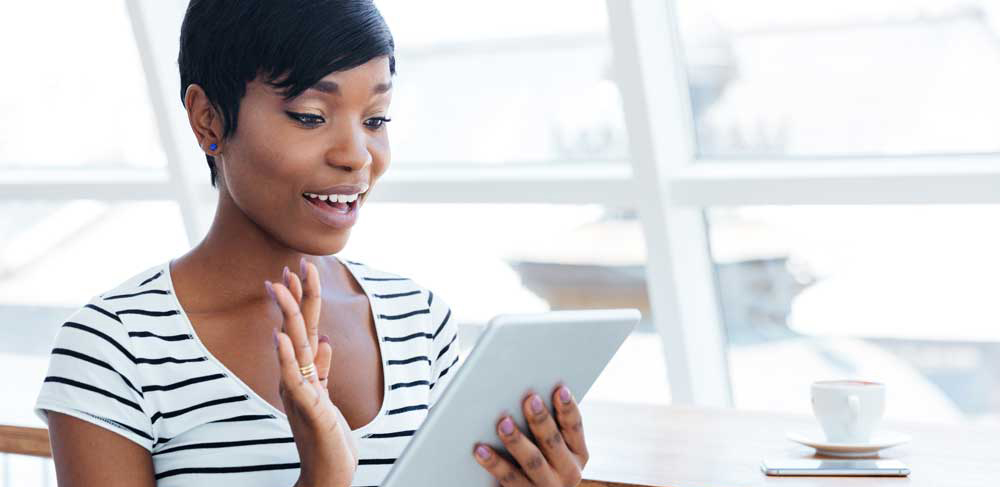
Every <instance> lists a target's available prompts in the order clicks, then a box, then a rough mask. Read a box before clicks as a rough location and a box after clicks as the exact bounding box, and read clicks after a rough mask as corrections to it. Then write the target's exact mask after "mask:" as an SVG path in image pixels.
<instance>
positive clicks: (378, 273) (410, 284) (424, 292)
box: [337, 257, 451, 321]
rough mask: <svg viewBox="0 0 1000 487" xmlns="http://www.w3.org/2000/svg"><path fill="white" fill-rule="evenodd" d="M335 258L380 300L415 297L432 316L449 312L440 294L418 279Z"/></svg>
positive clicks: (352, 260)
mask: <svg viewBox="0 0 1000 487" xmlns="http://www.w3.org/2000/svg"><path fill="white" fill-rule="evenodd" d="M337 258H338V259H339V260H340V261H341V262H343V263H344V264H345V265H346V266H348V267H349V268H350V270H351V273H352V274H354V277H355V278H356V279H357V280H358V281H359V282H360V283H361V285H362V286H363V287H365V288H368V289H370V290H372V294H373V295H374V297H376V298H379V301H380V302H385V301H387V300H388V301H393V302H402V300H403V298H408V299H414V298H416V299H420V300H421V301H422V302H423V306H424V307H425V308H427V309H428V310H429V311H430V314H431V315H433V316H440V317H441V318H443V317H445V316H446V315H449V314H450V312H451V310H450V308H449V307H448V305H447V304H446V303H445V301H444V300H443V299H441V296H439V295H436V294H435V293H434V291H433V290H432V289H430V288H428V287H426V286H424V285H423V284H421V282H420V281H419V280H418V279H414V278H412V277H410V276H406V275H403V274H399V273H395V272H391V271H387V270H384V269H382V268H381V267H378V266H377V265H376V266H373V265H371V264H369V263H367V262H361V261H358V260H354V259H347V258H342V257H337ZM389 298H391V299H389ZM383 304H384V303H383ZM439 321H440V320H439Z"/></svg>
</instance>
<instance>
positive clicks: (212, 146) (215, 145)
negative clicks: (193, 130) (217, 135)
mask: <svg viewBox="0 0 1000 487" xmlns="http://www.w3.org/2000/svg"><path fill="white" fill-rule="evenodd" d="M216 147H218V145H217V144H216V143H215V142H212V145H210V146H208V150H215V148H216Z"/></svg>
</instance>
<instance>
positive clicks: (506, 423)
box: [500, 418, 514, 435]
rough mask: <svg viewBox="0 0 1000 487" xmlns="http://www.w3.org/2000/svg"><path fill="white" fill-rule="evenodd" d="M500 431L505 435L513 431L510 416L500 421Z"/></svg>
mask: <svg viewBox="0 0 1000 487" xmlns="http://www.w3.org/2000/svg"><path fill="white" fill-rule="evenodd" d="M500 432H501V433H503V434H505V435H509V434H511V433H513V432H514V422H513V421H511V420H510V418H504V419H503V421H501V422H500Z"/></svg>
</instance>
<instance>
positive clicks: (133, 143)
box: [0, 0, 166, 170]
mask: <svg viewBox="0 0 1000 487" xmlns="http://www.w3.org/2000/svg"><path fill="white" fill-rule="evenodd" d="M55 11H58V12H59V15H53V14H52V13H53V12H55ZM26 39H30V41H29V42H26V41H25V40H26ZM0 43H2V44H3V45H5V46H10V48H9V49H5V50H4V64H5V67H6V71H5V75H4V81H3V88H4V89H3V90H0V134H3V136H2V137H0V170H3V169H32V170H34V169H41V168H65V169H77V170H82V169H87V170H89V169H95V168H101V169H120V168H162V167H164V165H165V164H166V160H165V158H164V155H163V150H162V148H161V146H160V141H159V137H158V135H157V133H156V127H155V125H154V118H153V110H152V106H151V105H150V103H149V97H148V88H147V85H146V80H145V78H144V76H143V72H142V66H141V64H140V61H139V55H138V52H137V50H136V45H135V40H134V38H133V37H132V30H131V28H130V26H129V19H128V16H127V12H126V10H125V3H124V1H123V0H118V1H102V2H95V3H94V4H93V5H90V4H88V3H83V2H74V1H70V0H56V1H50V2H15V3H9V4H7V5H4V15H2V16H0Z"/></svg>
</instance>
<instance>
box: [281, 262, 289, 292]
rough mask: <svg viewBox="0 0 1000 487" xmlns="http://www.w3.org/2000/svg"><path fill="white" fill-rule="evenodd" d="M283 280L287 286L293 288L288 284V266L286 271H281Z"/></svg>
mask: <svg viewBox="0 0 1000 487" xmlns="http://www.w3.org/2000/svg"><path fill="white" fill-rule="evenodd" d="M281 278H282V279H283V280H284V281H285V285H286V286H289V287H291V285H290V284H289V283H288V266H287V265H286V266H285V268H284V270H282V271H281Z"/></svg>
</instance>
